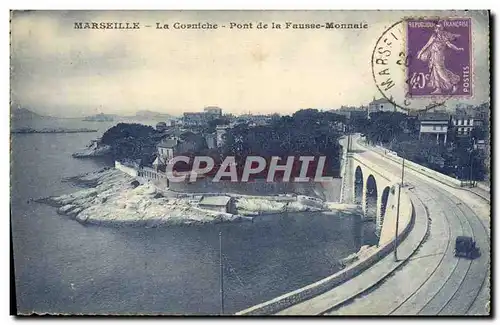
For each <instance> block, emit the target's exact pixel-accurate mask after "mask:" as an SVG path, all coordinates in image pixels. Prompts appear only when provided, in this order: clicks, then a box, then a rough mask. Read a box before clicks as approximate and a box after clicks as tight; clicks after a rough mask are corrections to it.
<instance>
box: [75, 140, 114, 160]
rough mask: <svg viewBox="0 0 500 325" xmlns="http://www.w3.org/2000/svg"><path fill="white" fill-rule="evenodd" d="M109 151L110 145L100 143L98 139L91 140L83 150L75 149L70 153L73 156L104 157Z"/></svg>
mask: <svg viewBox="0 0 500 325" xmlns="http://www.w3.org/2000/svg"><path fill="white" fill-rule="evenodd" d="M110 153H111V147H110V146H108V145H105V144H101V143H100V140H93V141H91V142H90V144H89V145H88V146H87V147H86V148H85V149H83V150H80V151H77V152H75V153H74V154H72V157H73V158H95V157H104V156H107V155H108V154H110Z"/></svg>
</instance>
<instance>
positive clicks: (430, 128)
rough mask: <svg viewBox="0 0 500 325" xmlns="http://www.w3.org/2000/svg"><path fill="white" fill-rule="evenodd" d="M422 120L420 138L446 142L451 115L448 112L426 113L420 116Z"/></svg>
mask: <svg viewBox="0 0 500 325" xmlns="http://www.w3.org/2000/svg"><path fill="white" fill-rule="evenodd" d="M418 119H419V122H420V132H419V139H424V140H425V139H429V140H434V141H436V142H437V143H446V140H447V133H448V124H449V122H450V116H449V115H448V114H446V113H425V114H421V115H419V117H418Z"/></svg>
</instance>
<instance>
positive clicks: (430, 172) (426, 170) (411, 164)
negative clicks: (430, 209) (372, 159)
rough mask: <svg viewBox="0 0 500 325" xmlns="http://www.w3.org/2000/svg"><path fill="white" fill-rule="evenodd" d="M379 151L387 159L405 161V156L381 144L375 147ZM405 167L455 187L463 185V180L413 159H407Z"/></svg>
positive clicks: (398, 161) (400, 162)
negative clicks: (415, 161)
mask: <svg viewBox="0 0 500 325" xmlns="http://www.w3.org/2000/svg"><path fill="white" fill-rule="evenodd" d="M373 148H374V149H375V150H376V151H377V152H378V153H380V154H382V155H384V156H385V157H386V158H387V159H390V160H392V161H395V162H397V163H399V164H402V163H403V158H401V157H399V156H398V155H397V154H396V153H393V152H392V151H390V150H387V149H384V148H382V147H380V146H377V147H373ZM405 168H408V169H411V170H414V171H417V172H419V173H421V174H424V175H425V176H427V177H430V178H433V179H435V180H437V181H440V182H442V183H445V184H446V185H450V186H454V187H457V186H458V187H461V186H462V181H460V180H458V179H455V178H453V177H450V176H447V175H445V174H442V173H439V172H437V171H435V170H432V169H430V168H427V167H424V166H422V165H419V164H417V163H414V162H413V161H411V160H407V159H405Z"/></svg>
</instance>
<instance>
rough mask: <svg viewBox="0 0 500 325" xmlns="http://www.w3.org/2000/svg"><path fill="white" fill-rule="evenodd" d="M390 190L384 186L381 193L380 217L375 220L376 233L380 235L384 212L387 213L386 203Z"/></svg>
mask: <svg viewBox="0 0 500 325" xmlns="http://www.w3.org/2000/svg"><path fill="white" fill-rule="evenodd" d="M390 191H391V188H390V187H389V186H386V187H385V188H384V190H383V191H382V196H381V197H380V216H379V217H378V220H377V233H378V234H380V231H381V230H382V226H383V224H384V218H385V212H386V211H387V202H388V201H389V192H390Z"/></svg>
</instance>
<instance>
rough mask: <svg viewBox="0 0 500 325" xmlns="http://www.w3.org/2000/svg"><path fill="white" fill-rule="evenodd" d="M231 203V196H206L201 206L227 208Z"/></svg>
mask: <svg viewBox="0 0 500 325" xmlns="http://www.w3.org/2000/svg"><path fill="white" fill-rule="evenodd" d="M229 201H231V197H230V196H205V197H203V198H202V199H201V201H200V205H212V206H226V205H227V204H228V203H229Z"/></svg>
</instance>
